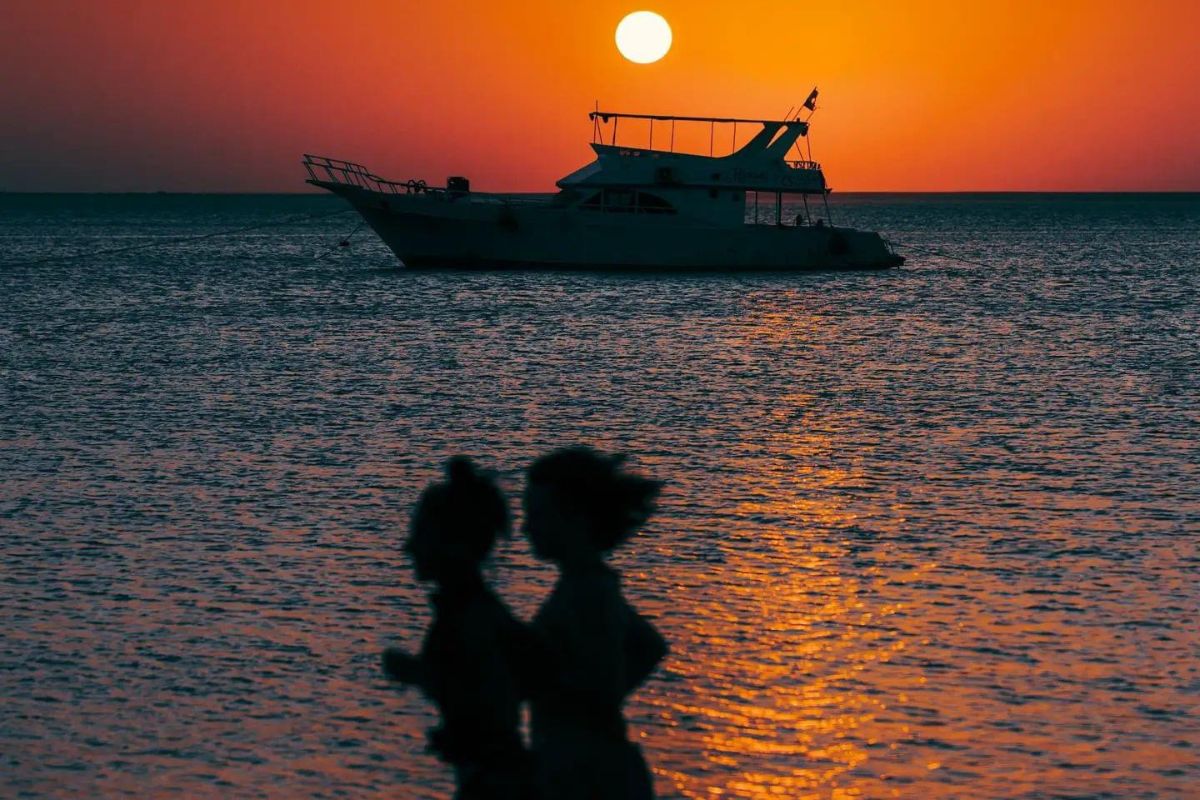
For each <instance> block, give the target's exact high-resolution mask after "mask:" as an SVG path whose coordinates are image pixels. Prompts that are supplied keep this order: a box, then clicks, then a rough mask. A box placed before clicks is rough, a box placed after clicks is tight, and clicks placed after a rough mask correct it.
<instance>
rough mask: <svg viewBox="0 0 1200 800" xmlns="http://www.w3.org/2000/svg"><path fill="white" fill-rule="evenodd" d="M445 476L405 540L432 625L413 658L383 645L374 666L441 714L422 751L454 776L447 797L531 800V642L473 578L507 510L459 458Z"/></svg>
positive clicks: (505, 529) (504, 524) (503, 529)
mask: <svg viewBox="0 0 1200 800" xmlns="http://www.w3.org/2000/svg"><path fill="white" fill-rule="evenodd" d="M446 472H447V477H448V479H449V480H448V481H447V482H446V483H441V484H435V485H433V486H430V487H429V488H428V489H426V490H425V493H424V494H423V495H422V496H421V499H420V501H419V502H418V504H417V508H416V511H415V513H414V514H413V519H412V526H411V529H410V532H409V536H408V540H407V542H406V543H405V549H406V550H407V551H408V553H409V555H410V556H411V557H412V560H413V564H414V566H415V568H416V574H417V578H418V579H419V580H423V581H432V582H433V583H434V584H435V586H436V589H435V590H434V591H433V593H432V594H431V595H430V599H431V602H432V605H433V623H432V625H430V627H429V631H428V632H427V633H426V635H425V641H424V642H423V644H422V645H421V652H420V653H419V654H418V655H417V656H415V657H414V656H411V655H409V654H407V653H405V652H404V651H402V650H399V649H395V648H390V649H388V650H386V651H384V654H383V669H384V672H385V673H386V674H387V675H388V676H389V677H390V678H392V679H393V680H396V681H399V682H401V683H404V684H411V685H415V686H417V687H419V688H420V689H421V691H422V692H424V693H425V695H426V696H427V697H428V698H429V699H430V700H431V701H432V702H433V704H434V705H435V706H437V708H438V711H439V712H440V713H441V717H442V724H441V726H440V727H438V728H435V729H433V730H431V731H430V733H429V744H430V748H431V749H432V750H433V751H434V752H435V753H437V755H438V757H439V758H441V759H442V760H443V761H445V762H446V763H447V764H449V765H450V766H451V767H452V768H453V770H454V775H455V779H456V781H457V784H458V792H457V794H456V795H455V797H457V798H460V800H475V798H480V799H482V798H504V799H505V800H508V799H509V798H512V800H524V799H525V798H535V797H538V796H539V795H538V794H537V793H535V791H534V780H535V776H534V772H533V768H532V762H531V760H530V758H529V754H528V752H527V751H526V749H525V746H524V744H523V743H522V741H521V736H520V733H519V732H518V723H519V719H520V703H521V700H522V698H523V697H526V696H528V694H529V688H528V686H527V684H526V681H527V678H528V676H529V675H530V674H531V672H532V669H531V665H532V664H533V663H535V660H536V650H537V648H536V642H534V641H533V638H532V634H531V633H530V631H529V629H528V628H527V627H526V626H525V625H523V624H521V623H520V622H518V621H517V620H516V619H514V618H513V616H512V614H511V613H509V611H508V608H507V607H506V606H505V605H504V604H503V603H502V602H501V601H500V599H499V598H497V597H496V595H495V594H493V593H492V591H491V590H490V589H489V588H488V587H487V585H486V584H485V583H484V581H483V576H482V575H481V574H480V571H479V568H480V564H481V562H482V561H483V560H484V558H485V557H486V556H487V554H488V553H489V552H490V551H491V549H492V546H493V544H494V543H495V540H496V537H497V536H508V535H509V515H508V507H507V505H506V504H505V502H504V498H503V496H502V495H501V494H500V492H499V490H498V489H497V488H496V486H495V485H494V484H493V483H492V482H491V481H490V480H489V479H488V478H486V477H484V476H482V475H480V474H479V473H478V472H477V471H476V470H475V468H474V466H473V465H472V464H471V462H470V461H468V460H467V459H461V458H459V459H453V460H451V461H450V462H449V463H448V464H447V467H446Z"/></svg>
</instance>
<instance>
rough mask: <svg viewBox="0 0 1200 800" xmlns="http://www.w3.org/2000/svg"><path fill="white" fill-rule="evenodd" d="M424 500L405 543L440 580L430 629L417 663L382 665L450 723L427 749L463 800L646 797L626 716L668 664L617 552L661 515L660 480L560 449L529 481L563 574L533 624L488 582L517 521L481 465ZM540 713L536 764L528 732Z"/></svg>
mask: <svg viewBox="0 0 1200 800" xmlns="http://www.w3.org/2000/svg"><path fill="white" fill-rule="evenodd" d="M447 475H448V478H449V480H448V481H447V482H446V483H441V484H435V485H433V486H431V487H430V488H429V489H427V490H426V491H425V493H424V494H423V495H422V497H421V500H420V502H419V503H418V505H417V510H416V512H415V513H414V515H413V521H412V528H411V532H410V535H409V538H408V541H407V543H406V549H407V550H408V552H409V554H410V555H411V557H412V559H413V562H414V565H415V567H416V573H417V577H418V579H420V580H426V581H432V582H433V583H434V584H435V585H436V587H437V588H436V589H435V591H434V592H433V594H432V595H431V598H432V603H433V611H434V621H433V623H432V625H431V626H430V629H429V631H428V633H427V634H426V637H425V641H424V643H423V645H422V648H421V652H420V654H419V655H417V656H415V657H414V656H410V655H408V654H406V653H404V652H403V651H401V650H398V649H389V650H387V651H385V652H384V655H383V667H384V671H385V672H386V673H387V675H388V676H389V677H390V678H392V679H393V680H396V681H399V682H401V683H404V684H412V685H416V686H419V687H420V688H421V689H422V691H424V693H425V694H426V696H428V697H429V699H430V700H431V701H432V702H433V703H434V704H435V705H436V706H437V708H438V710H439V712H440V713H441V718H442V723H441V726H440V727H438V728H436V729H434V730H433V731H431V732H430V744H431V748H432V749H433V750H434V751H435V752H436V753H437V754H438V756H439V757H440V758H442V759H443V760H444V761H446V762H447V763H448V764H450V765H451V767H452V768H453V769H454V773H455V778H456V780H457V783H458V792H457V794H456V795H455V796H456V797H457V798H460V800H474V798H498V799H499V798H503V799H505V800H508V799H509V798H512V799H513V800H524V799H525V798H538V799H539V800H645V799H647V798H653V796H654V791H653V782H652V780H651V776H650V771H649V769H648V767H647V765H646V762H645V759H644V758H643V757H642V754H641V751H640V749H639V748H638V747H637V745H635V744H633V743H632V742H630V741H629V740H628V737H627V735H626V725H625V719H624V716H623V715H622V712H621V706H622V704H623V703H624V701H625V699H626V698H627V697H628V696H629V694H630V693H631V692H632V691H633V690H634V689H636V688H637V687H638V686H639V685H641V683H642V682H643V681H644V680H645V679H646V677H647V676H648V675H649V674H650V672H651V671H652V670H653V669H654V667H655V666H656V665H657V664H658V663H659V662H660V661H661V660H662V659H663V657H664V656H665V655H666V652H667V646H666V642H665V641H664V640H663V638H662V637H661V636H660V635H659V634H658V632H657V631H656V630H655V629H654V627H653V626H652V625H651V624H650V623H649V622H647V621H646V620H645V619H643V618H642V617H641V616H639V615H638V614H637V612H636V611H634V610H633V608H632V607H630V605H629V604H628V603H627V602H626V601H625V599H624V597H623V596H622V595H621V586H620V579H619V577H618V575H617V573H616V572H615V571H614V570H613V569H612V568H610V567H609V566H608V565H607V564H605V561H604V558H605V555H606V554H607V553H608V552H610V551H612V550H613V549H615V548H616V547H618V546H619V545H621V544H622V543H624V542H625V541H627V540H628V539H629V538H630V537H631V536H632V535H633V534H634V533H635V532H636V530H637V529H638V527H639V526H640V525H641V524H642V523H643V522H644V521H645V520H646V518H647V517H648V516H649V515H650V513H651V512H652V511H653V508H654V499H655V498H656V497H657V495H658V492H659V489H660V488H661V484H660V483H659V482H658V481H652V480H648V479H646V478H641V477H638V476H635V475H630V474H628V473H626V472H624V471H622V469H621V459H620V458H619V457H613V456H605V455H602V454H600V453H597V452H595V451H593V450H590V449H587V448H570V449H566V450H559V451H557V452H554V453H551V454H550V455H547V456H544V457H543V458H540V459H538V461H536V462H535V463H534V464H533V466H532V467H530V469H529V475H528V485H527V488H526V491H525V497H524V506H525V532H526V534H527V535H528V537H529V541H530V544H531V545H532V547H533V551H534V553H535V555H537V557H538V558H541V559H544V560H547V561H551V562H553V563H554V564H556V565H557V566H558V568H559V570H560V573H559V579H558V582H557V583H556V584H555V587H554V590H553V591H552V592H551V594H550V596H549V597H548V598H547V600H546V602H545V603H544V604H543V605H542V607H541V609H540V610H539V611H538V613H537V615H536V616H535V618H534V620H533V624H532V625H531V626H525V625H523V624H522V623H520V622H518V621H517V620H516V619H514V618H513V616H512V614H511V613H510V612H509V611H508V609H507V608H506V607H505V606H504V604H503V603H502V602H501V601H500V600H499V599H498V598H497V597H496V595H495V594H494V593H492V591H491V590H490V589H489V588H488V587H487V586H486V585H485V584H484V582H483V579H482V576H481V575H480V571H479V568H480V564H481V562H482V561H483V559H484V558H485V557H486V556H487V554H488V553H489V552H490V550H491V548H492V545H493V544H494V542H495V538H496V536H498V535H501V536H506V535H507V534H508V509H507V507H506V505H505V503H504V500H503V497H502V496H501V494H500V492H499V490H498V489H497V488H496V486H495V485H494V484H493V483H492V482H491V481H490V480H489V479H487V478H486V477H484V476H482V475H481V474H480V473H479V472H477V471H476V470H475V468H474V467H473V466H472V464H471V462H470V461H468V460H466V459H463V458H458V459H453V460H451V461H450V462H449V464H448V465H447ZM523 700H528V701H529V704H530V722H531V726H530V727H531V731H530V732H531V740H532V751H533V752H532V754H531V753H529V752H527V751H526V749H525V747H524V745H523V743H522V741H521V737H520V734H519V732H518V718H519V707H520V703H521V702H522V701H523Z"/></svg>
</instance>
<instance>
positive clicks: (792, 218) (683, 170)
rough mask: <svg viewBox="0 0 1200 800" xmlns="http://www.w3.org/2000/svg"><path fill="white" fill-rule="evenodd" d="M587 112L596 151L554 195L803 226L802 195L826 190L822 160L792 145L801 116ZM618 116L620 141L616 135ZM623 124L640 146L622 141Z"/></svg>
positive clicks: (622, 208)
mask: <svg viewBox="0 0 1200 800" xmlns="http://www.w3.org/2000/svg"><path fill="white" fill-rule="evenodd" d="M588 116H589V118H590V119H591V121H592V150H593V151H594V152H595V154H596V160H595V161H593V162H592V163H590V164H588V165H586V166H584V167H582V168H580V169H578V170H576V171H575V172H572V173H571V174H569V175H567V176H566V177H564V178H562V179H561V180H559V181H558V187H559V188H560V189H561V190H562V192H561V193H560V195H559V197H558V198H557V202H558V204H563V205H572V206H575V207H577V208H579V209H581V210H588V211H594V212H596V213H606V214H607V213H618V214H658V215H667V214H680V215H686V216H688V217H691V218H693V219H696V218H698V219H702V220H704V221H706V222H709V223H712V224H716V225H737V224H742V223H750V224H760V225H808V224H812V222H813V217H812V215H811V214H810V213H809V196H810V195H816V196H819V197H820V198H821V200H822V201H825V198H826V196H827V194H828V192H829V188H828V186H827V185H826V183H825V176H824V174H823V173H822V172H821V165H820V164H818V163H817V162H815V161H813V160H812V158H811V152H810V153H809V154H808V157H805V155H804V153H802V152H801V150H800V142H801V140H805V143H807V135H808V129H809V123H808V121H806V120H800V119H796V118H791V117H790V115H789V117H787V118H784V119H777V120H771V119H741V118H732V117H680V116H666V115H657V114H625V113H620V112H613V111H599V110H597V111H593V112H592V113H591V114H589V115H588ZM622 120H625V121H626V122H625V126H624V129H623V130H624V132H625V140H626V143H622V142H621V141H619V139H618V129H619V128H620V127H621V124H620V123H621V122H622ZM697 128H700V134H701V136H700V137H697V135H696V134H697ZM704 128H706V129H707V130H706V131H705V130H704ZM685 130H686V134H685ZM631 132H632V133H633V135H634V136H636V137H638V138H639V140H640V141H642V142H643V143H644V146H642V145H637V146H634V145H630V144H629V143H628V140H629V139H630V133H631ZM705 132H706V133H707V137H706V138H707V152H704V145H705V141H704V138H705V137H704V136H703V134H704V133H705ZM739 133H740V134H741V136H742V137H743V138H742V139H741V140H740V144H739ZM656 138H657V141H658V142H659V147H657V148H656V147H655V146H654V145H655V140H656ZM718 140H720V145H718ZM726 143H728V149H727V150H726V149H725V147H726ZM718 149H719V150H720V152H718ZM698 151H699V152H698ZM789 156H795V157H789ZM785 209H789V210H788V211H786V212H785ZM797 211H798V212H799V213H796V212H797ZM826 217H828V206H827V203H826Z"/></svg>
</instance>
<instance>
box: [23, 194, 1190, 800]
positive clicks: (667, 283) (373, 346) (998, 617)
mask: <svg viewBox="0 0 1200 800" xmlns="http://www.w3.org/2000/svg"><path fill="white" fill-rule="evenodd" d="M340 208H341V207H340V206H339V205H337V202H336V201H334V200H332V199H326V198H321V197H315V196H294V197H204V196H197V197H187V196H153V195H152V196H131V197H89V196H43V197H29V196H0V243H2V245H3V248H2V252H0V263H4V264H6V266H3V267H0V564H2V565H0V702H2V705H0V707H2V709H3V710H2V711H0V796H3V797H6V798H9V797H12V798H21V797H62V798H75V797H89V796H103V797H137V798H147V797H164V798H166V797H172V798H173V797H189V798H227V797H279V798H293V797H351V798H353V797H379V796H388V797H405V798H410V797H411V798H435V797H446V796H448V793H449V789H450V785H451V784H450V780H449V775H448V773H447V771H446V770H445V769H444V768H443V767H442V765H440V764H439V763H438V762H437V761H436V760H435V759H434V758H433V757H432V756H431V755H429V754H428V753H426V752H425V751H424V737H425V730H426V729H427V728H428V727H430V726H431V725H432V724H434V717H433V714H432V711H431V708H430V707H429V705H428V704H427V703H426V702H425V701H424V700H422V699H421V698H420V697H419V696H418V695H417V694H416V693H413V692H408V693H405V692H403V691H397V690H395V689H393V688H392V687H389V686H388V685H386V684H385V682H384V681H383V680H381V678H380V675H379V672H378V669H377V659H378V653H379V651H380V650H381V648H383V647H384V646H385V645H387V644H393V643H394V644H401V645H405V646H408V647H411V648H415V647H416V646H417V645H418V643H419V637H420V635H421V631H422V630H423V628H424V626H425V625H426V624H427V622H428V612H427V606H426V600H425V594H424V590H423V588H422V587H420V586H418V585H416V584H415V583H414V580H413V577H412V573H411V570H410V566H409V564H408V562H407V559H406V558H405V557H404V556H403V555H402V553H401V552H400V549H399V544H400V541H401V538H402V536H403V533H404V530H405V526H406V520H407V515H408V512H409V510H410V508H411V506H412V503H413V501H414V499H415V498H416V495H417V493H418V492H419V491H420V489H421V488H422V487H423V486H424V485H425V484H426V483H427V482H428V481H430V480H431V479H433V478H435V477H436V476H437V471H438V465H439V463H440V462H441V461H442V460H443V459H445V458H446V457H447V456H449V455H452V454H455V453H467V454H471V455H474V456H476V457H477V458H478V459H479V460H480V461H481V462H482V463H483V464H484V465H486V466H488V467H491V468H493V469H495V470H497V471H498V472H499V474H500V475H501V476H502V478H503V481H504V484H505V486H506V488H507V489H508V490H509V492H510V493H511V494H512V495H513V496H514V497H515V496H516V495H517V493H518V492H519V491H520V488H521V474H522V470H523V469H524V467H525V466H526V465H527V464H528V463H529V461H530V460H531V459H532V458H534V457H535V456H537V455H538V454H540V453H543V452H545V451H547V450H548V449H550V448H553V447H557V446H560V445H563V444H570V443H576V442H585V443H590V444H593V445H596V446H598V447H601V448H605V449H609V450H614V451H619V452H623V453H628V454H629V455H630V458H631V462H632V464H633V465H634V466H635V467H636V468H637V469H639V470H642V471H644V472H645V473H648V474H651V475H654V476H656V477H660V478H663V479H665V480H667V481H668V482H669V484H668V487H667V489H666V491H665V494H664V497H663V502H662V508H661V511H660V513H659V514H658V515H657V516H656V517H655V518H654V519H653V520H652V522H651V523H650V525H649V526H648V527H647V528H646V529H645V530H644V531H643V532H642V533H641V534H639V535H638V536H637V537H636V538H635V539H634V540H633V542H632V543H631V544H630V545H629V546H628V547H627V548H626V549H624V550H622V551H621V552H620V553H618V555H617V556H616V558H615V563H616V564H617V566H618V567H619V568H620V569H621V570H622V571H623V574H624V586H625V589H626V592H627V594H628V596H629V597H630V598H631V600H632V601H633V602H634V604H635V605H636V606H637V607H638V608H639V609H641V610H642V611H643V612H644V613H646V614H647V615H649V616H651V617H653V618H654V621H655V623H656V624H657V626H658V627H659V629H660V630H661V631H662V632H663V634H664V635H665V636H666V637H667V638H668V639H669V640H670V642H671V647H672V651H671V655H670V656H669V658H668V659H667V661H666V662H665V663H664V665H663V666H662V667H661V668H660V669H659V670H658V671H657V672H656V673H655V675H654V677H653V678H652V679H651V680H650V681H649V682H648V683H647V684H646V685H645V686H643V687H642V688H641V689H640V690H639V691H638V693H637V694H636V695H635V696H634V697H633V698H632V699H631V701H630V703H629V705H628V717H629V718H630V720H631V722H632V731H633V732H634V735H635V736H636V737H637V739H638V741H639V742H640V743H641V745H642V747H643V749H644V751H645V753H646V755H647V758H648V760H649V761H650V763H651V764H652V766H653V768H654V773H655V780H656V783H657V788H658V791H659V793H660V794H661V796H663V797H686V798H718V797H738V798H884V797H924V798H946V799H949V798H1085V797H1086V798H1150V797H1155V798H1162V797H1165V798H1176V797H1178V798H1184V797H1196V796H1198V793H1200V625H1198V624H1197V621H1196V620H1197V609H1198V606H1200V548H1198V546H1197V533H1198V531H1200V447H1198V446H1197V439H1198V438H1200V347H1198V344H1200V334H1198V331H1200V302H1198V298H1200V245H1198V244H1197V242H1198V240H1200V197H1197V196H1194V195H1193V196H1152V195H1151V196H1131V195H1127V196H1039V195H1030V196H886V195H877V196H848V197H844V198H841V199H839V200H838V201H837V203H836V207H835V208H834V219H835V222H840V223H846V222H849V223H854V224H857V225H859V226H860V227H868V228H874V229H878V230H881V231H883V232H884V233H885V234H887V235H888V236H890V237H891V238H893V239H894V240H895V241H896V242H898V243H899V247H900V251H901V252H902V253H905V254H907V255H908V256H909V257H910V261H909V263H908V264H906V265H905V266H904V267H903V268H902V269H898V270H893V271H888V272H883V273H862V274H811V275H778V274H774V275H740V276H721V275H659V276H636V275H628V274H621V275H602V274H537V273H495V274H491V273H474V274H455V273H452V272H427V273H408V272H405V271H403V270H401V269H397V268H396V263H395V262H394V260H393V258H392V256H391V255H390V254H389V253H388V252H387V251H386V250H385V249H384V248H383V247H382V246H381V245H380V244H379V243H378V242H377V241H376V240H375V239H374V237H373V235H372V234H370V232H369V231H367V230H360V231H357V232H356V233H354V235H353V237H352V239H351V241H352V244H351V246H350V247H349V248H337V247H334V246H333V245H334V244H335V243H336V242H337V241H338V240H339V239H340V238H342V237H343V236H345V235H347V234H349V233H351V231H353V230H354V228H355V226H356V219H355V217H353V215H350V214H342V215H334V216H329V214H330V213H331V212H336V211H338V210H339V209H340ZM321 215H325V216H321ZM252 226H258V227H253V229H248V230H247V228H252ZM234 229H241V232H240V233H233V234H227V235H219V234H222V232H225V231H230V230H234ZM198 236H206V237H207V238H195V237H198ZM159 239H170V240H171V241H169V242H165V243H163V245H162V246H159V247H155V248H153V249H146V250H130V251H125V252H121V253H109V254H96V251H98V250H104V249H110V248H117V247H128V246H133V245H140V244H144V243H146V242H148V241H158V240H159ZM935 253H937V254H935ZM62 254H83V257H81V258H76V259H74V260H69V261H57V262H43V263H36V264H26V263H20V262H27V261H30V260H36V259H41V258H45V257H47V256H51V255H62ZM88 254H91V255H88ZM15 262H16V263H15ZM488 574H489V576H490V578H491V580H493V581H494V583H495V585H496V586H497V587H498V588H499V590H500V592H501V593H502V594H503V595H504V596H505V597H506V598H507V599H508V600H509V601H510V602H511V604H512V605H513V606H514V608H516V609H517V610H518V612H519V613H520V614H522V615H529V614H530V613H532V610H533V609H534V608H536V605H537V603H538V602H539V600H540V598H541V597H543V596H544V594H545V593H546V591H547V589H548V587H549V585H550V583H551V582H552V580H553V572H552V571H551V570H549V569H548V568H546V567H545V566H543V565H540V564H538V563H537V562H535V561H534V560H533V559H532V558H531V557H530V555H529V552H528V548H527V546H526V545H525V543H524V542H522V541H520V540H519V539H518V540H514V541H512V542H510V543H506V544H504V545H503V546H502V547H501V548H500V550H499V551H498V553H497V556H496V558H495V560H494V563H493V565H492V566H490V567H489V570H488Z"/></svg>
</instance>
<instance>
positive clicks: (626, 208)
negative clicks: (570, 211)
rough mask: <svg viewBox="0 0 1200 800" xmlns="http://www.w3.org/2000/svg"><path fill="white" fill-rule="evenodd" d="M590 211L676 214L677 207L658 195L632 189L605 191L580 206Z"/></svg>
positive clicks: (597, 193)
mask: <svg viewBox="0 0 1200 800" xmlns="http://www.w3.org/2000/svg"><path fill="white" fill-rule="evenodd" d="M579 207H580V208H583V209H586V210H588V211H604V212H606V213H610V214H631V213H638V214H675V213H677V212H676V211H675V207H674V206H672V205H671V204H670V203H669V202H667V201H666V200H664V199H663V198H661V197H659V196H658V195H656V194H650V193H649V192H635V191H633V190H632V189H604V190H602V191H599V192H596V193H595V194H594V195H592V196H591V197H589V198H588V199H587V200H584V201H583V202H582V203H580V204H579Z"/></svg>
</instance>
